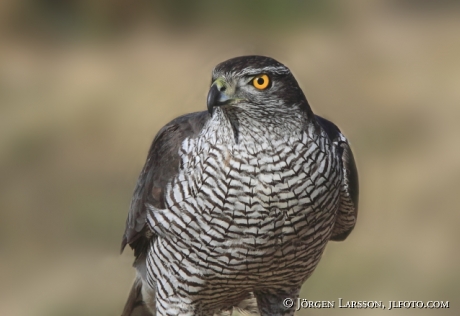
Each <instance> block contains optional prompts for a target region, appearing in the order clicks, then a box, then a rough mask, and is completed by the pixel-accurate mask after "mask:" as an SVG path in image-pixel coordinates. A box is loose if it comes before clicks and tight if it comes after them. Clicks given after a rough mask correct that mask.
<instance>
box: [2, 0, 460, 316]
mask: <svg viewBox="0 0 460 316" xmlns="http://www.w3.org/2000/svg"><path fill="white" fill-rule="evenodd" d="M180 3H181V2H180V1H178V0H175V1H170V2H167V3H166V2H158V1H153V2H151V3H150V4H143V2H142V1H126V0H103V1H99V2H97V1H89V0H86V1H85V0H83V1H76V0H74V1H72V0H68V1H64V2H60V1H52V0H40V1H31V0H20V1H14V0H3V1H1V3H0V314H1V315H12V316H16V315H32V316H35V315H36V316H60V315H71V316H72V315H119V314H120V312H121V309H122V307H123V304H124V301H125V299H126V297H127V292H128V290H129V288H130V285H131V282H132V279H133V277H134V270H133V269H132V268H131V262H132V253H131V251H130V250H129V249H128V250H127V251H125V252H124V253H123V255H119V246H120V241H121V236H122V234H123V230H124V221H125V218H126V214H127V210H128V206H129V202H130V197H131V193H132V190H133V189H134V185H135V182H136V179H137V176H138V174H139V172H140V170H141V168H142V166H143V163H144V160H145V156H146V153H147V150H148V148H149V146H150V143H151V141H152V139H153V137H154V135H155V133H156V132H157V131H158V130H159V129H160V128H161V127H162V126H163V125H164V124H166V123H167V122H168V121H169V120H171V119H172V118H174V117H176V116H178V115H180V114H183V113H187V112H191V111H199V110H204V109H205V98H206V94H207V90H208V86H209V83H210V73H211V70H212V68H213V67H214V65H215V64H217V63H218V62H221V61H223V60H225V59H228V58H231V57H235V56H238V55H243V54H263V55H268V56H271V57H274V58H276V59H278V60H279V61H281V62H283V63H285V64H286V65H287V66H288V67H290V69H291V70H292V72H293V73H294V74H295V76H296V78H297V79H298V81H299V82H300V85H301V87H302V88H303V90H304V92H305V94H306V96H307V98H308V100H309V102H310V104H311V105H312V108H313V110H314V111H315V113H317V114H320V115H323V116H325V117H326V118H329V119H331V120H333V121H334V122H335V123H336V124H337V125H338V126H339V127H340V128H341V129H342V131H343V132H344V133H345V134H346V135H347V137H348V138H349V139H350V141H351V144H352V147H353V150H354V153H355V157H356V159H357V163H358V169H359V174H360V184H361V188H360V189H361V200H360V214H359V218H358V225H357V227H356V229H355V231H354V232H353V234H351V236H350V237H349V238H348V239H347V240H346V241H345V242H343V243H331V244H329V246H328V248H327V250H326V252H325V254H324V256H323V259H322V261H321V263H320V264H319V266H318V268H317V270H316V272H315V273H314V274H313V276H312V277H311V278H310V279H309V280H308V281H307V282H306V283H305V285H304V287H303V290H302V295H301V296H302V298H306V299H309V300H333V301H336V302H337V303H338V298H339V297H341V298H343V299H344V300H377V301H383V302H384V303H385V304H388V300H420V301H428V300H443V301H450V308H449V309H444V310H425V309H423V310H418V309H400V310H392V311H388V310H362V311H359V310H358V311H357V310H352V309H338V308H335V309H316V310H302V311H300V312H299V313H298V315H307V314H308V315H343V316H345V315H458V313H459V312H460V308H459V304H460V299H459V293H460V285H459V283H460V270H459V266H460V251H459V246H458V243H459V241H460V229H459V228H458V226H459V223H460V212H459V211H460V124H459V122H460V7H459V6H458V5H457V3H456V2H455V1H428V0H427V1H410V0H404V1H379V0H372V1H364V0H363V1H332V0H327V1H311V2H308V3H303V2H299V1H291V2H289V4H287V5H286V4H279V3H281V2H278V3H277V2H273V1H260V0H257V1H256V0H254V1H247V2H243V1H235V2H231V3H230V2H229V1H227V2H223V1H222V2H221V1H205V0H202V1H196V2H193V4H190V3H192V2H190V3H189V2H187V5H185V7H184V5H181V4H180ZM414 3H416V4H415V5H414ZM433 3H434V4H433Z"/></svg>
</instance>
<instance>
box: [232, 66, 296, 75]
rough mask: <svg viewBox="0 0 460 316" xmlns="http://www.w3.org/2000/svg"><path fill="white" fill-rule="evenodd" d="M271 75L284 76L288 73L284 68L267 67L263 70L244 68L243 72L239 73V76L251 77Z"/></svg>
mask: <svg viewBox="0 0 460 316" xmlns="http://www.w3.org/2000/svg"><path fill="white" fill-rule="evenodd" d="M267 72H268V73H273V74H277V75H286V74H289V73H290V71H289V69H287V68H286V67H284V66H277V67H273V66H267V67H264V68H246V69H244V70H243V71H241V72H240V73H239V75H240V76H252V75H258V74H262V73H267Z"/></svg>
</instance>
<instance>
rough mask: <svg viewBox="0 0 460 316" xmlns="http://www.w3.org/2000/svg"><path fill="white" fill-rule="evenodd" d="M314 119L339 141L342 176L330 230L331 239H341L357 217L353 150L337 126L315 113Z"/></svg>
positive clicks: (334, 139) (345, 235) (356, 175)
mask: <svg viewBox="0 0 460 316" xmlns="http://www.w3.org/2000/svg"><path fill="white" fill-rule="evenodd" d="M316 121H317V122H318V123H319V125H320V126H321V127H322V128H323V129H324V131H325V132H326V134H327V135H328V136H329V138H330V139H331V141H336V142H338V143H339V154H340V158H341V162H342V170H343V176H344V178H343V179H342V192H341V196H340V206H339V210H338V212H337V218H336V222H335V226H334V230H333V231H332V236H331V240H334V241H342V240H345V238H347V237H348V235H349V234H350V233H351V231H352V230H353V228H354V227H355V224H356V220H357V217H358V199H359V183H358V170H357V169H356V163H355V159H354V157H353V152H352V151H351V148H350V146H349V145H348V142H347V140H346V139H345V137H344V136H343V135H341V132H340V130H339V128H338V127H337V126H336V125H335V124H334V123H332V122H330V121H328V120H326V119H324V118H322V117H320V116H318V115H316Z"/></svg>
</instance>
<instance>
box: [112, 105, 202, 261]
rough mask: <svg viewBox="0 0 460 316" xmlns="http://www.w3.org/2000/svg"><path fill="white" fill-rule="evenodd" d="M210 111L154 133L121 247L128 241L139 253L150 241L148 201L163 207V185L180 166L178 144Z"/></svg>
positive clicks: (199, 126) (178, 120)
mask: <svg viewBox="0 0 460 316" xmlns="http://www.w3.org/2000/svg"><path fill="white" fill-rule="evenodd" d="M208 118H209V115H208V113H207V112H196V113H191V114H187V115H183V116H180V117H178V118H176V119H174V120H173V121H171V122H170V123H168V124H167V125H166V126H164V127H163V128H162V129H161V130H160V131H159V132H158V134H157V135H156V136H155V139H154V140H153V143H152V145H151V147H150V150H149V153H148V155H147V161H146V162H145V165H144V168H143V169H142V172H141V174H140V175H139V179H138V180H137V184H136V188H135V189H134V194H133V198H132V200H131V206H130V210H129V213H128V218H127V219H126V229H125V233H124V235H123V240H122V243H121V251H123V249H124V248H125V246H126V245H127V244H129V245H130V246H131V248H133V249H134V251H135V256H136V257H138V256H139V255H140V254H141V253H143V252H144V250H145V248H146V246H147V245H148V240H149V237H151V236H149V233H150V232H148V231H147V228H146V225H145V221H146V216H147V214H146V204H151V205H153V206H155V207H157V208H164V189H165V187H166V185H167V184H168V182H169V181H170V180H171V178H172V177H174V175H176V174H177V172H178V169H179V162H180V157H179V148H180V145H181V143H182V141H183V140H184V139H185V138H186V137H195V136H196V135H197V134H198V133H199V132H200V131H201V129H202V128H203V125H204V124H205V122H206V121H207V120H208Z"/></svg>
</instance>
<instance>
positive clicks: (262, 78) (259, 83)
mask: <svg viewBox="0 0 460 316" xmlns="http://www.w3.org/2000/svg"><path fill="white" fill-rule="evenodd" d="M269 84H270V78H268V76H267V75H258V76H256V77H255V78H254V79H253V80H252V85H253V86H254V87H256V88H257V89H259V90H264V89H266V88H267V87H268V85H269Z"/></svg>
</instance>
